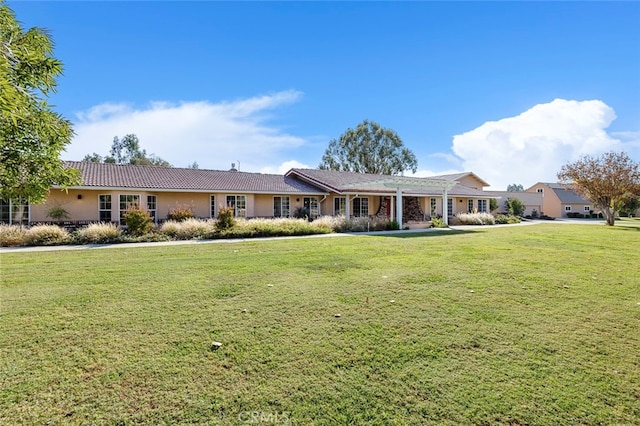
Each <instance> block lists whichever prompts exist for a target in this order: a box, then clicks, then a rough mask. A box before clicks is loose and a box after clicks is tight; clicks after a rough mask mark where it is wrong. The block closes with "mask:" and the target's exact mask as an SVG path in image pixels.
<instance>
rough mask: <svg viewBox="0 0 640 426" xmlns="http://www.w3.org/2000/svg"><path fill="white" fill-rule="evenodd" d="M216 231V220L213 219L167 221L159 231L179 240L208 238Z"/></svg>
mask: <svg viewBox="0 0 640 426" xmlns="http://www.w3.org/2000/svg"><path fill="white" fill-rule="evenodd" d="M214 231H215V222H214V221H211V220H199V219H187V220H184V221H182V222H176V221H172V220H169V221H166V222H165V223H163V224H162V225H161V226H160V229H159V232H160V233H161V234H163V235H167V236H169V237H171V238H175V239H177V240H192V239H196V238H208V237H210V236H212V234H213V233H214Z"/></svg>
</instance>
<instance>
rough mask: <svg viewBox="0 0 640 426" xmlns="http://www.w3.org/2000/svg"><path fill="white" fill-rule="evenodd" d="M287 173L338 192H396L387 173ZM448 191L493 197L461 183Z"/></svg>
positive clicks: (431, 191)
mask: <svg viewBox="0 0 640 426" xmlns="http://www.w3.org/2000/svg"><path fill="white" fill-rule="evenodd" d="M286 175H287V176H298V177H300V178H301V179H304V180H306V181H307V182H309V183H311V184H315V185H318V186H320V187H321V188H325V189H326V190H328V191H332V192H338V193H343V192H348V193H354V192H365V193H383V194H395V192H396V190H395V189H394V188H389V187H387V186H385V185H384V184H383V180H384V178H385V177H390V176H385V175H376V174H368V173H355V172H339V171H335V170H317V169H291V170H289V171H288V172H287V174H286ZM465 175H466V174H465ZM393 179H394V180H395V179H400V180H402V179H403V178H402V177H399V176H393ZM416 179H419V178H415V177H407V178H406V180H407V182H408V183H412V182H415V180H416ZM424 180H425V181H428V180H432V181H433V180H440V181H443V183H446V182H451V180H446V179H442V178H439V177H438V178H436V177H433V178H431V177H429V178H424ZM403 193H404V194H406V195H441V193H442V191H441V190H439V189H409V190H404V191H403ZM447 193H448V194H449V195H451V196H468V197H486V198H493V197H491V196H488V195H487V194H486V193H484V192H483V191H479V190H476V189H473V188H469V187H467V186H464V185H461V184H455V186H453V188H451V189H449V190H448V191H447Z"/></svg>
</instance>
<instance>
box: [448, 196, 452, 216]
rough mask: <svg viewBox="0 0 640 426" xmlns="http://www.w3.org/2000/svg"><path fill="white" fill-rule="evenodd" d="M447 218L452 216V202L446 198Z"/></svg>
mask: <svg viewBox="0 0 640 426" xmlns="http://www.w3.org/2000/svg"><path fill="white" fill-rule="evenodd" d="M447 216H453V200H452V199H451V198H447Z"/></svg>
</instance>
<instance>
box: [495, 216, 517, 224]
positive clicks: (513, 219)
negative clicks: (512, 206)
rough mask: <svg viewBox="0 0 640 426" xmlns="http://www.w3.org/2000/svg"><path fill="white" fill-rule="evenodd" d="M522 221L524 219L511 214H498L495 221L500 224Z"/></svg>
mask: <svg viewBox="0 0 640 426" xmlns="http://www.w3.org/2000/svg"><path fill="white" fill-rule="evenodd" d="M521 221H522V219H520V218H519V217H518V216H509V215H504V214H499V215H496V218H495V222H496V224H498V225H507V224H513V223H520V222H521Z"/></svg>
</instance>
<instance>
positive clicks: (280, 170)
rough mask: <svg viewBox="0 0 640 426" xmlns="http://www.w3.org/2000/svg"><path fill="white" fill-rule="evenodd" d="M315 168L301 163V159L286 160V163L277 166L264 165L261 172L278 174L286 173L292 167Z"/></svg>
mask: <svg viewBox="0 0 640 426" xmlns="http://www.w3.org/2000/svg"><path fill="white" fill-rule="evenodd" d="M294 168H295V169H313V167H311V166H309V165H307V164H304V163H301V162H299V161H296V160H289V161H285V162H284V163H282V164H280V165H279V166H277V167H271V166H267V167H262V168H261V169H260V170H259V172H260V173H270V174H278V175H283V174H285V173H287V172H288V171H289V170H291V169H294Z"/></svg>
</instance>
